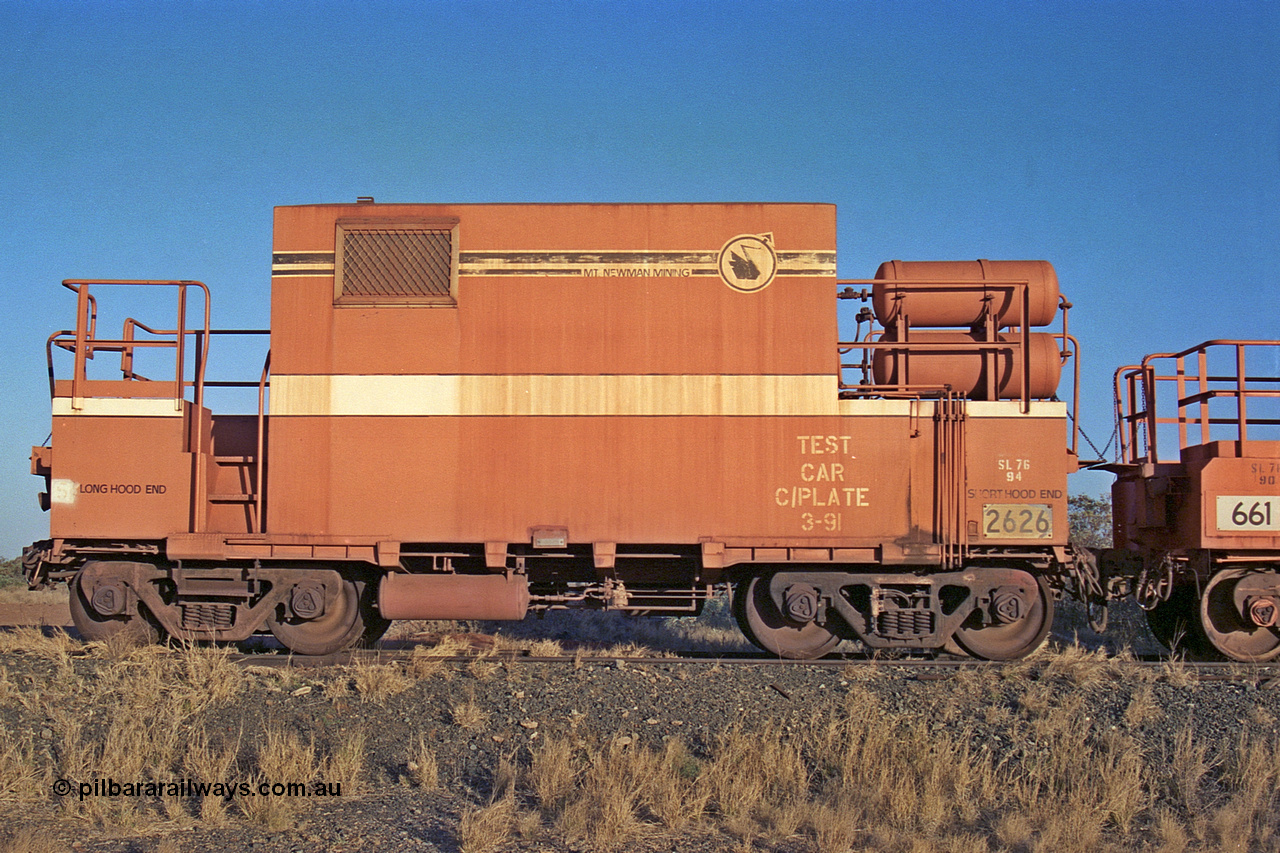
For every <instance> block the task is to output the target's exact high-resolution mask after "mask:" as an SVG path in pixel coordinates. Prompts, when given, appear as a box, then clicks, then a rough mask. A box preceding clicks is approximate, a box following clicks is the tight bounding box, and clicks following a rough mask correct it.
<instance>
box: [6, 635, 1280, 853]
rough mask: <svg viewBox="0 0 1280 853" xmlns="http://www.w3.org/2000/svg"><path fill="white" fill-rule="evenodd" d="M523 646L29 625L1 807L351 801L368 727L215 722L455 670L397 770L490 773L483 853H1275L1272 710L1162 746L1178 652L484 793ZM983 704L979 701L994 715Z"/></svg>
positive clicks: (761, 732)
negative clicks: (501, 659) (368, 654)
mask: <svg viewBox="0 0 1280 853" xmlns="http://www.w3.org/2000/svg"><path fill="white" fill-rule="evenodd" d="M516 642H526V641H525V640H519V641H517V640H510V639H506V640H503V641H501V642H499V643H498V644H496V646H495V647H492V648H490V649H487V650H484V651H481V653H480V654H479V655H478V656H477V657H476V659H475V660H473V661H472V663H471V664H470V666H469V667H468V668H467V670H468V674H465V675H459V674H454V673H453V668H452V667H448V666H446V665H444V664H443V663H442V659H443V658H444V657H446V656H449V655H452V654H456V653H457V651H458V650H460V649H461V648H463V647H465V648H469V649H472V650H473V651H474V647H473V645H471V644H469V643H466V642H464V641H463V640H461V639H450V638H448V637H446V638H444V639H442V640H441V642H440V643H439V644H438V645H437V646H435V647H434V648H432V649H419V650H417V651H415V653H414V655H413V657H412V658H411V659H410V661H408V662H407V663H405V664H397V665H389V664H380V663H375V664H367V665H363V666H357V667H353V668H351V669H345V670H342V671H341V672H333V673H329V674H325V675H322V676H319V677H317V676H315V675H313V674H307V675H303V674H301V673H300V672H299V671H297V670H284V671H282V670H268V669H265V668H254V669H249V670H246V669H245V668H243V667H239V666H236V665H235V664H234V663H232V662H231V659H230V654H229V653H228V652H224V651H219V650H215V649H210V648H204V647H199V646H190V647H186V648H178V649H176V650H174V649H165V648H161V647H144V648H133V647H128V646H126V645H123V644H110V643H105V644H104V643H96V644H88V645H84V644H80V643H78V642H76V641H74V640H71V639H70V638H68V637H67V636H66V635H65V634H61V633H60V632H53V633H52V634H50V635H49V636H45V635H44V633H42V632H41V631H39V630H36V629H19V630H17V631H13V632H10V633H7V634H0V650H3V651H5V652H6V653H8V654H23V655H28V656H33V657H35V658H37V659H38V660H39V661H40V668H39V671H40V673H41V675H40V679H39V680H38V681H37V680H33V679H31V678H30V677H29V676H22V675H20V674H19V675H15V674H14V672H11V671H9V670H8V669H6V668H5V667H3V666H0V706H4V707H9V708H10V709H19V710H21V712H22V713H23V714H24V715H26V716H28V717H29V718H36V719H40V720H42V721H45V723H44V724H45V726H46V727H47V730H48V732H49V733H50V735H51V736H50V737H44V736H43V735H42V734H41V733H40V729H37V730H36V731H35V733H32V732H31V731H29V730H28V731H25V732H19V731H18V730H12V731H8V730H0V800H4V801H7V802H20V801H27V802H30V801H40V800H47V799H49V794H48V793H47V792H48V790H49V785H50V783H51V781H52V780H53V779H55V778H68V779H76V780H82V779H88V780H91V779H94V778H105V777H108V776H110V777H114V778H116V779H123V778H137V779H141V780H152V779H154V780H157V781H160V780H164V779H170V778H175V777H179V778H188V779H193V780H197V781H207V782H225V781H227V780H241V779H244V780H248V781H250V782H251V783H254V784H256V783H257V782H258V781H270V782H279V781H307V782H309V781H312V780H318V779H323V780H325V781H326V782H328V783H330V784H335V783H337V784H341V786H342V793H343V796H344V798H348V797H351V796H352V795H355V794H358V793H359V792H360V791H361V790H362V789H364V790H367V786H369V785H370V784H372V783H371V781H370V779H369V774H368V772H367V769H366V768H367V765H368V764H369V763H370V762H369V758H368V756H369V755H370V752H371V746H370V740H369V737H367V736H366V734H365V732H364V730H362V729H358V728H357V729H354V730H351V731H346V732H344V733H342V734H341V735H338V736H336V737H335V738H333V739H332V740H331V741H326V742H321V741H320V740H319V739H313V738H312V737H310V736H306V735H300V734H299V733H298V732H297V731H296V730H294V729H291V728H286V727H284V726H283V724H281V723H278V722H277V723H274V724H272V723H267V724H265V725H263V724H262V722H261V721H260V720H258V719H257V718H255V721H254V722H252V723H246V724H244V725H243V726H242V728H241V729H240V730H238V731H227V730H226V729H225V728H216V729H215V728H213V727H208V726H207V725H206V719H207V718H206V715H207V714H208V712H210V711H211V710H214V709H220V708H221V709H223V719H225V708H226V707H227V706H228V705H229V704H230V703H234V702H237V701H239V700H241V699H242V697H243V696H244V695H245V694H246V693H248V692H249V688H251V687H252V688H253V689H256V690H259V691H260V690H261V689H262V687H263V686H264V682H266V683H267V686H268V688H269V689H268V693H269V695H271V696H276V697H279V698H278V699H276V700H273V701H285V702H288V701H302V700H301V699H291V697H290V695H289V694H291V693H293V692H294V691H295V689H304V688H305V689H307V690H311V689H313V687H318V688H319V689H318V690H317V692H316V693H315V694H314V696H313V697H309V698H308V700H307V701H310V699H311V698H315V697H319V696H321V695H323V697H324V698H325V699H330V700H331V699H333V698H334V697H336V696H356V697H358V698H359V700H360V702H361V703H368V704H370V705H376V704H382V703H386V702H388V701H389V700H390V699H391V698H392V697H394V696H396V695H398V694H401V693H403V692H404V691H406V690H408V689H410V688H412V687H413V686H414V685H415V684H416V683H417V682H418V681H419V680H421V679H427V678H446V677H453V678H455V679H457V681H456V683H459V684H467V683H470V684H473V685H474V687H473V689H472V691H469V692H468V691H458V692H457V693H456V694H455V695H454V696H453V700H452V703H451V704H450V703H446V704H445V706H444V707H445V712H444V716H445V717H446V725H443V726H441V728H440V730H439V731H438V732H437V731H432V732H430V733H427V732H420V733H417V734H415V735H414V736H412V737H411V738H405V739H404V740H403V741H401V742H400V743H399V744H393V745H392V747H391V748H392V750H393V753H392V754H393V758H392V763H393V764H394V765H399V762H401V761H403V768H404V770H405V771H406V772H405V773H404V774H403V780H404V781H405V782H407V783H409V784H411V785H412V786H414V787H416V788H418V789H419V790H421V791H438V790H442V791H444V792H447V793H452V794H457V793H460V792H461V790H462V789H463V787H464V786H472V785H476V784H480V785H481V786H482V787H483V786H484V784H485V783H486V782H489V781H491V788H490V793H489V795H488V796H487V797H486V798H485V799H484V800H482V801H481V802H480V803H479V804H477V805H476V806H474V807H473V808H471V809H469V810H467V811H466V812H465V813H464V814H463V816H462V819H461V823H460V825H459V844H460V847H461V849H463V850H467V851H481V852H482V851H493V850H498V849H513V848H518V847H538V848H545V847H548V846H550V847H553V848H558V847H564V846H572V847H575V848H582V849H592V850H610V849H613V850H618V849H626V848H627V847H628V846H630V844H631V843H632V842H634V841H635V840H636V839H639V838H642V837H643V838H646V839H650V838H655V837H656V838H665V837H669V838H672V839H679V838H681V837H683V836H685V835H688V834H693V833H700V832H706V833H711V834H712V835H715V836H717V837H719V838H720V839H721V840H723V841H725V843H726V844H731V845H737V846H738V847H740V848H741V849H744V850H747V849H761V848H769V849H772V848H778V849H788V850H816V851H824V853H825V851H833V853H834V852H835V851H839V853H844V851H849V850H887V851H891V853H896V851H902V853H924V851H931V850H937V851H974V853H977V851H987V850H1002V851H1010V853H1014V852H1015V851H1016V852H1017V853H1037V852H1038V851H1054V853H1072V851H1088V853H1095V852H1096V853H1105V851H1126V850H1140V849H1158V850H1162V851H1166V853H1184V851H1201V850H1268V849H1280V794H1278V793H1277V791H1278V790H1280V738H1278V737H1277V735H1276V734H1275V732H1274V727H1275V719H1276V715H1275V714H1274V713H1272V712H1271V711H1268V710H1267V709H1266V708H1264V707H1263V704H1264V703H1262V702H1259V703H1258V706H1257V707H1256V708H1255V709H1253V711H1252V712H1250V713H1249V715H1248V717H1247V718H1244V719H1242V722H1241V726H1240V732H1241V733H1240V736H1239V739H1238V740H1237V741H1236V742H1235V743H1233V744H1231V745H1230V747H1229V748H1224V749H1215V748H1211V747H1210V746H1209V745H1208V744H1207V743H1206V742H1204V741H1203V740H1201V739H1199V737H1198V736H1197V734H1196V732H1195V730H1194V729H1193V728H1192V727H1191V726H1190V725H1189V724H1188V725H1185V726H1183V727H1181V728H1179V729H1177V734H1176V736H1175V737H1173V738H1172V739H1168V740H1167V741H1166V742H1167V746H1160V745H1159V744H1160V743H1161V742H1160V741H1158V740H1153V737H1152V736H1153V735H1154V734H1156V733H1159V732H1161V731H1163V730H1164V728H1165V727H1171V728H1172V727H1173V726H1175V725H1176V724H1177V721H1171V720H1170V719H1169V715H1170V713H1171V712H1169V711H1168V710H1167V709H1166V708H1165V706H1164V705H1163V703H1162V698H1161V697H1162V696H1167V695H1168V692H1169V691H1170V690H1173V689H1178V688H1180V687H1194V685H1195V676H1194V673H1192V672H1190V670H1189V668H1188V667H1186V666H1185V665H1184V664H1182V663H1181V662H1180V661H1178V660H1176V659H1171V660H1169V661H1167V662H1166V664H1165V666H1164V668H1163V670H1161V671H1160V672H1159V673H1158V674H1157V675H1156V676H1154V677H1148V676H1144V673H1145V672H1148V670H1138V669H1135V668H1134V667H1132V666H1130V664H1129V661H1128V660H1126V659H1124V658H1123V657H1122V658H1121V659H1119V660H1117V659H1115V658H1110V659H1107V658H1103V657H1101V656H1099V655H1097V654H1096V653H1094V652H1090V651H1088V650H1085V649H1082V648H1080V647H1079V646H1069V647H1067V648H1065V649H1063V650H1061V651H1059V652H1055V653H1042V654H1041V655H1039V656H1037V657H1036V659H1034V660H1033V661H1030V662H1023V663H1019V664H1016V665H1013V666H1005V667H983V668H975V669H970V670H962V671H960V672H958V673H957V674H955V675H954V676H951V677H950V678H949V679H948V680H947V681H944V682H937V683H934V684H931V685H930V686H929V690H928V691H925V692H923V693H921V694H915V698H914V699H913V700H912V703H914V704H912V703H908V707H909V711H908V712H907V713H902V712H900V710H899V707H898V706H890V704H889V702H890V700H888V699H886V700H885V706H884V707H882V706H881V702H880V700H879V699H878V698H877V695H885V694H883V691H880V690H878V688H880V687H881V685H879V684H877V683H876V682H877V681H878V680H880V679H883V678H887V677H890V676H888V675H887V672H886V670H885V668H883V667H879V666H877V665H875V664H874V663H873V664H870V665H867V666H858V667H853V668H846V669H845V670H842V671H841V672H840V675H839V677H840V678H843V679H844V681H845V683H844V684H843V685H842V688H841V689H842V691H843V694H842V696H843V699H842V702H843V704H841V703H839V702H837V703H835V704H832V705H830V706H828V708H827V710H826V711H825V712H823V714H822V715H821V716H817V717H809V718H805V719H802V720H800V721H799V722H797V721H795V720H790V721H784V720H782V719H778V720H773V721H770V720H767V719H755V718H748V720H749V721H750V723H749V724H748V723H747V722H745V721H744V723H743V724H742V725H741V727H739V728H736V729H732V730H730V731H727V732H725V733H724V734H723V735H722V736H721V737H720V738H719V739H717V740H714V741H713V742H712V743H710V744H709V745H707V744H704V745H703V746H701V747H699V748H698V749H697V750H696V751H695V750H692V749H690V748H689V747H688V746H686V745H685V744H684V743H683V742H681V741H680V740H679V739H677V738H674V737H670V738H668V739H666V740H665V741H663V742H658V741H642V740H640V739H638V738H636V737H633V736H631V735H627V736H620V735H618V734H611V735H593V734H591V733H590V732H589V726H583V727H581V728H577V727H575V728H574V729H573V730H572V731H571V732H570V733H569V734H567V735H566V734H564V733H563V732H561V733H558V732H557V730H556V729H555V727H554V726H552V725H550V724H548V725H544V726H542V727H540V728H539V731H538V734H539V735H540V737H539V739H538V740H532V739H531V740H528V741H523V742H524V743H527V744H528V746H527V747H526V748H522V749H521V750H519V751H516V752H513V753H511V754H508V755H503V756H500V757H499V758H497V759H494V765H493V766H492V768H491V776H486V777H485V781H483V782H478V780H476V779H475V778H472V777H470V776H468V777H465V778H463V777H459V776H456V775H454V774H455V773H459V772H471V773H474V769H472V770H470V771H462V770H461V769H460V768H458V765H457V764H456V763H455V762H454V761H453V760H452V759H451V758H450V757H449V753H448V752H447V750H448V748H449V747H448V746H447V744H448V740H449V739H450V738H458V737H463V738H472V737H474V735H472V734H470V733H473V732H484V731H486V729H487V727H488V726H490V725H491V724H494V723H495V722H497V720H495V718H494V713H495V711H493V709H491V708H490V707H489V706H487V704H486V703H485V702H484V701H483V700H482V699H480V698H477V695H476V693H477V692H478V691H481V690H484V689H486V688H485V687H484V686H482V683H483V682H484V681H485V680H486V679H501V678H504V677H507V676H505V675H503V674H502V669H501V668H500V667H499V665H498V663H497V662H496V661H495V659H494V657H493V654H494V648H496V649H497V650H499V651H500V650H502V649H503V648H510V647H511V644H513V643H516ZM527 642H528V646H527V648H529V649H530V652H531V653H533V652H532V650H533V649H534V648H535V647H536V648H538V649H539V650H540V651H539V653H540V654H554V653H555V651H554V650H555V649H563V646H561V645H560V644H559V641H558V640H554V639H550V638H544V639H541V640H537V641H534V640H529V641H527ZM535 642H536V643H542V644H543V645H541V646H535ZM631 643H632V641H630V640H629V641H626V642H625V643H623V642H618V643H610V644H608V645H604V644H601V645H600V646H599V647H598V648H596V649H595V650H594V651H591V650H586V651H584V650H583V649H582V648H581V647H578V648H577V649H575V654H582V655H583V656H584V657H585V655H587V654H601V653H603V654H606V655H607V656H608V657H610V658H615V657H626V656H628V655H629V654H631V653H634V652H635V651H636V650H637V649H640V648H647V647H642V646H639V645H632V644H631ZM90 664H91V665H92V666H90ZM87 673H88V674H87ZM472 679H474V680H472ZM304 681H305V682H306V683H303V682H304ZM895 689H896V688H895ZM257 695H261V694H260V693H259V694H257ZM1260 695H1261V694H1260ZM921 696H923V697H924V698H921ZM974 697H982V704H981V707H980V710H979V711H978V712H977V713H975V703H974ZM1103 700H1108V701H1110V703H1111V704H1110V708H1111V711H1110V712H1109V715H1107V716H1106V719H1107V721H1108V722H1107V723H1105V724H1104V723H1103V722H1101V721H1100V719H1098V718H1097V717H1098V713H1099V712H1098V708H1099V705H1100V703H1101V702H1102V701H1103ZM343 704H346V705H347V706H348V707H351V706H353V705H354V704H355V703H354V702H353V701H351V700H344V702H343ZM356 707H358V706H356ZM1270 707H1271V708H1272V710H1274V705H1271V706H1270ZM375 710H376V709H375ZM361 713H363V712H361ZM264 718H265V719H270V715H266V716H265V717H264ZM157 721H164V724H163V725H158V724H157ZM1111 723H1114V724H1115V725H1111ZM433 724H435V725H439V722H438V721H437V722H435V723H433ZM451 727H456V729H457V730H460V731H451V730H450V728H451ZM655 731H657V730H655ZM993 731H994V732H997V733H998V734H999V735H1000V737H1001V739H1000V740H999V741H997V740H995V739H994V738H992V737H991V735H990V733H991V732H993ZM178 733H181V734H178ZM464 733H467V734H464ZM377 734H378V733H377V732H374V735H375V736H376V735H377ZM495 740H496V738H495ZM1153 742H1154V743H1156V744H1157V746H1155V747H1152V746H1150V744H1151V743H1153ZM1144 744H1147V745H1146V746H1144ZM1148 750H1149V751H1148ZM374 766H375V768H376V767H377V765H376V764H375V765H374ZM473 767H474V766H473ZM376 774H377V770H376V769H375V771H374V777H375V779H376ZM390 775H391V776H392V777H393V778H394V777H396V776H399V775H400V772H399V770H398V769H397V770H392V771H391V774H390ZM308 805H309V804H308V801H307V800H306V799H303V798H290V797H252V798H249V797H239V796H237V797H233V798H231V799H227V798H220V797H214V796H210V797H205V798H203V799H199V798H195V799H188V800H182V799H178V798H166V797H156V798H127V797H125V798H87V799H85V800H84V801H83V802H82V801H79V800H78V799H77V798H76V797H74V796H72V797H67V798H63V799H62V800H57V801H54V805H53V808H55V809H56V810H57V813H58V815H59V817H66V818H74V819H77V820H83V821H85V822H86V823H87V824H91V825H97V826H102V825H105V826H109V827H112V828H113V830H112V831H116V830H122V831H126V832H127V831H134V832H137V833H139V834H142V833H146V834H150V835H152V836H153V837H158V835H159V834H160V833H168V832H171V831H172V830H173V829H175V828H179V829H180V828H183V827H187V826H191V825H192V824H196V823H198V824H201V825H204V826H220V825H228V824H232V823H234V822H236V821H240V820H248V821H250V822H252V823H255V824H257V825H259V826H262V827H265V828H267V829H268V830H271V831H274V830H276V829H280V828H284V827H292V826H294V825H296V824H297V823H298V822H299V820H300V819H301V817H302V813H303V810H304V809H305V808H306V807H307V806H308ZM158 843H163V842H158ZM674 843H675V842H673V844H674ZM5 845H7V846H5ZM41 845H44V846H43V847H42V846H41ZM19 849H22V850H25V849H32V850H36V851H44V850H53V849H59V850H60V849H62V848H60V847H58V846H56V844H54V842H53V841H52V840H50V839H49V838H47V837H45V836H39V835H35V834H28V835H24V836H15V837H14V838H11V839H9V840H8V841H6V842H0V853H6V851H8V850H14V851H16V850H19ZM143 849H152V848H151V847H145V848H143Z"/></svg>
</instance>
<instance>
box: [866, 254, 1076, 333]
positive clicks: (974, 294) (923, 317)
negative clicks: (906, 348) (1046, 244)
mask: <svg viewBox="0 0 1280 853" xmlns="http://www.w3.org/2000/svg"><path fill="white" fill-rule="evenodd" d="M876 279H877V281H876V283H875V284H874V285H873V286H872V291H871V292H872V295H871V305H872V308H873V309H874V311H875V315H876V319H877V320H878V321H880V324H881V325H882V326H886V327H888V326H890V325H893V324H894V323H895V322H896V321H897V320H898V318H899V316H900V315H901V314H904V313H905V314H906V315H907V319H908V321H909V322H910V324H911V328H913V329H919V328H922V327H925V326H932V327H938V326H965V327H972V326H976V325H978V324H979V323H981V322H982V320H983V309H984V307H985V306H986V305H987V304H990V306H991V311H992V312H994V313H995V315H996V317H997V318H998V319H997V326H998V328H1007V327H1009V326H1016V325H1018V324H1020V323H1021V322H1022V294H1021V290H1022V288H1021V287H1018V286H1016V285H1015V284H1014V283H1015V282H1024V281H1025V282H1026V283H1027V290H1028V300H1029V303H1030V310H1029V311H1028V315H1029V317H1030V323H1031V325H1032V326H1047V325H1048V324H1049V323H1052V322H1053V318H1054V315H1055V314H1057V312H1058V274H1057V273H1055V272H1054V270H1053V265H1052V264H1050V263H1049V262H1048V261H886V262H885V263H883V264H881V265H880V268H879V269H877V270H876Z"/></svg>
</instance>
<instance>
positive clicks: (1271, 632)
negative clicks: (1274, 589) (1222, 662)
mask: <svg viewBox="0 0 1280 853" xmlns="http://www.w3.org/2000/svg"><path fill="white" fill-rule="evenodd" d="M1250 574H1251V573H1250V572H1249V571H1248V570H1246V569H1226V570H1225V571H1221V572H1218V573H1217V574H1216V575H1214V576H1213V578H1212V580H1210V581H1209V585H1208V586H1206V587H1205V588H1204V594H1203V595H1202V596H1200V624H1201V627H1202V628H1204V634H1205V637H1206V638H1207V639H1208V640H1209V642H1210V643H1212V644H1213V647H1214V648H1215V649H1217V650H1218V651H1219V652H1221V653H1222V654H1224V655H1226V656H1227V657H1229V658H1231V659H1232V660H1238V661H1244V662H1246V663H1261V662H1263V661H1269V660H1274V659H1275V658H1276V657H1280V631H1277V628H1276V627H1274V626H1272V627H1266V628H1264V627H1259V626H1258V625H1255V624H1254V623H1253V622H1252V620H1249V619H1247V618H1246V617H1245V614H1244V613H1243V612H1241V608H1240V603H1239V602H1238V601H1237V600H1236V599H1237V598H1238V596H1237V595H1236V586H1237V585H1238V584H1240V583H1241V581H1242V580H1243V579H1244V578H1245V577H1246V576H1248V575H1250ZM1272 601H1273V602H1274V598H1273V599H1272ZM1272 606H1273V607H1274V604H1273V605H1272Z"/></svg>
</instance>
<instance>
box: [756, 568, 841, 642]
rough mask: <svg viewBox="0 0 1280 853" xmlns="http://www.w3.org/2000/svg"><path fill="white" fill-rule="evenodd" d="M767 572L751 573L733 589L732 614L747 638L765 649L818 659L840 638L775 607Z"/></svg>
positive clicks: (817, 625) (770, 576) (816, 624)
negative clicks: (789, 617)
mask: <svg viewBox="0 0 1280 853" xmlns="http://www.w3.org/2000/svg"><path fill="white" fill-rule="evenodd" d="M771 578H772V575H770V574H759V575H752V576H751V577H750V578H748V579H747V580H744V581H742V582H740V583H739V584H738V585H737V586H736V587H734V590H733V615H734V617H735V618H736V619H737V620H738V627H739V628H741V629H742V633H743V634H744V635H746V638H747V639H748V640H750V641H751V642H752V643H754V644H755V645H757V646H759V647H760V648H762V649H764V650H765V651H767V652H772V653H773V654H775V655H777V656H778V657H783V658H789V659H792V660H813V659H814V658H820V657H822V656H823V655H825V654H826V653H827V652H830V651H831V650H832V649H834V648H835V647H836V646H838V645H839V644H840V637H838V636H837V635H835V634H833V633H831V632H830V631H828V630H827V629H826V628H824V627H822V626H821V625H819V624H818V623H817V622H795V621H793V620H790V619H788V618H787V617H786V616H784V615H783V614H782V612H781V611H779V610H778V606H777V605H776V604H775V603H774V601H773V597H772V596H771V595H770V594H769V581H770V579H771Z"/></svg>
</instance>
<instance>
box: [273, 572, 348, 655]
mask: <svg viewBox="0 0 1280 853" xmlns="http://www.w3.org/2000/svg"><path fill="white" fill-rule="evenodd" d="M338 590H339V591H338V594H337V595H335V596H333V597H332V598H327V599H326V600H325V602H324V612H323V613H322V614H321V615H319V616H317V617H315V618H314V619H300V618H298V617H296V616H291V615H287V614H286V613H285V612H284V607H283V606H281V607H278V608H277V609H276V610H275V611H274V612H273V613H272V614H271V615H270V616H268V617H267V628H268V629H269V630H270V631H271V633H272V634H273V635H275V638H276V639H277V640H279V641H280V642H281V643H283V644H284V645H285V646H286V647H288V648H289V650H290V651H293V652H296V653H298V654H300V655H331V654H333V653H334V652H339V651H342V650H343V649H345V648H348V647H350V646H352V645H354V644H355V643H356V642H357V641H358V640H360V638H361V636H362V635H363V634H364V633H365V630H366V627H367V626H366V624H365V612H366V608H365V607H363V606H362V603H361V598H362V597H363V596H362V595H361V591H360V589H359V588H358V587H357V586H356V583H355V581H352V580H349V579H347V578H343V579H342V581H341V584H340V585H339V587H338Z"/></svg>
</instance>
